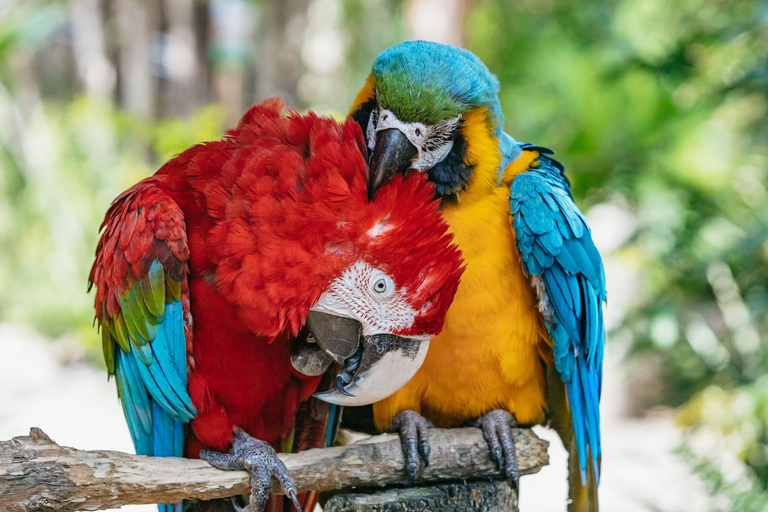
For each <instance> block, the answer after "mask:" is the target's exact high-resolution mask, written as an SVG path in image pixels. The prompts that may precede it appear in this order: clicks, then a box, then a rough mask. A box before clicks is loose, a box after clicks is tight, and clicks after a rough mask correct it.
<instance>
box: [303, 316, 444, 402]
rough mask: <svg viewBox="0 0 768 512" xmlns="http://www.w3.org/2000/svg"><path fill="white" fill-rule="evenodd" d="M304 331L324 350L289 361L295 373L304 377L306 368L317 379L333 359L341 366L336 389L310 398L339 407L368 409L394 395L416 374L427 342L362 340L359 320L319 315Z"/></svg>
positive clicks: (382, 336) (389, 338)
mask: <svg viewBox="0 0 768 512" xmlns="http://www.w3.org/2000/svg"><path fill="white" fill-rule="evenodd" d="M307 326H308V327H309V330H310V331H311V332H312V336H313V337H314V339H315V341H316V342H317V343H316V346H317V347H319V348H320V349H322V350H317V349H314V348H311V349H310V350H311V351H312V352H311V354H310V353H308V352H306V351H305V352H302V353H300V354H299V356H294V358H292V359H291V362H292V363H293V365H294V367H295V368H296V369H297V370H298V371H300V372H302V373H307V372H306V371H304V370H305V369H307V370H309V371H311V372H312V374H315V375H319V374H320V373H323V372H324V371H325V370H326V369H327V368H328V366H329V365H330V363H331V359H332V360H334V361H336V362H338V363H340V364H341V365H342V368H341V371H339V373H338V374H337V375H336V389H332V390H330V391H324V392H319V393H315V395H314V396H316V397H317V398H319V399H321V400H324V401H326V402H330V403H332V404H337V405H368V404H372V403H374V402H378V401H379V400H383V399H384V398H387V397H388V396H390V395H392V394H394V393H395V392H396V391H397V390H399V389H400V388H402V387H403V386H405V384H406V383H407V382H408V381H409V380H411V378H412V377H413V376H414V375H416V372H417V371H418V369H419V368H420V367H421V364H422V363H423V362H424V358H425V357H426V356H427V349H428V348H429V340H424V339H417V338H406V337H402V336H396V335H394V334H374V335H371V336H363V335H362V331H363V326H362V324H361V323H360V322H358V321H357V320H354V319H352V318H345V317H339V316H335V315H329V314H327V313H320V312H318V311H310V312H309V316H308V317H307ZM311 345H312V344H310V346H311ZM299 358H302V362H300V361H298V359H299ZM320 368H322V371H319V370H320ZM318 371H319V373H316V372H318ZM308 374H309V373H308Z"/></svg>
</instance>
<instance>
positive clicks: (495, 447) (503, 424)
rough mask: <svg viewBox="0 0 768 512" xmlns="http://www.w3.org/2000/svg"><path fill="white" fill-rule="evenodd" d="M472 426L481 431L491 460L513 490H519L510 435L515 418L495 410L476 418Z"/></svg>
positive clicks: (513, 445) (515, 423)
mask: <svg viewBox="0 0 768 512" xmlns="http://www.w3.org/2000/svg"><path fill="white" fill-rule="evenodd" d="M473 426H475V427H479V428H481V429H483V437H485V441H486V442H487V443H488V448H489V449H490V450H491V458H492V459H493V461H494V462H495V463H496V466H497V467H498V468H499V469H500V470H503V471H504V472H506V474H507V478H509V480H510V481H511V483H512V485H514V486H515V489H519V488H520V487H519V483H520V473H519V471H518V468H517V454H516V452H515V440H514V436H513V434H512V428H513V427H516V426H517V421H516V420H515V418H514V417H513V416H512V415H511V414H510V413H509V412H507V411H505V410H502V409H496V410H493V411H491V412H489V413H488V414H486V415H485V416H481V417H480V418H478V419H477V420H476V421H475V422H474V424H473Z"/></svg>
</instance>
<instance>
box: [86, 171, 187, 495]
mask: <svg viewBox="0 0 768 512" xmlns="http://www.w3.org/2000/svg"><path fill="white" fill-rule="evenodd" d="M151 180H152V179H151V178H149V179H147V180H145V181H143V182H141V183H139V184H138V185H136V186H135V187H133V188H131V189H129V190H128V191H126V192H125V193H124V194H122V195H121V196H120V197H118V198H117V199H116V200H115V201H114V202H113V203H112V206H111V207H110V208H109V210H108V211H107V215H106V218H105V219H104V223H103V224H102V229H103V233H102V236H101V240H100V241H99V245H98V248H97V249H96V262H95V263H94V265H93V268H92V269H91V275H90V279H89V281H90V284H91V285H93V284H95V285H96V288H97V292H96V318H97V320H98V322H99V326H100V329H101V335H102V342H103V349H104V358H105V361H106V363H107V368H108V370H109V373H110V374H111V375H114V376H115V380H116V381H117V392H118V395H119V397H120V402H121V403H122V406H123V412H124V413H125V418H126V421H127V422H128V428H129V430H130V432H131V437H132V438H133V443H134V445H135V447H136V453H138V454H140V455H150V456H156V457H170V456H174V457H180V456H182V455H183V451H184V424H185V423H187V422H188V421H189V420H190V419H192V417H193V416H194V415H195V414H196V412H195V409H194V408H193V406H192V403H191V401H190V397H189V394H188V393H187V353H188V352H187V350H188V346H191V334H190V328H191V326H190V325H188V322H185V319H188V318H189V317H190V315H189V293H188V289H187V260H188V259H189V248H188V246H187V237H186V229H185V222H184V216H183V214H182V212H181V210H180V209H179V208H178V206H177V205H176V203H175V202H173V200H172V199H171V198H170V197H168V196H167V195H166V194H165V193H164V192H162V191H161V190H159V189H157V188H155V187H154V186H153V185H152V181H151ZM161 510H162V507H161Z"/></svg>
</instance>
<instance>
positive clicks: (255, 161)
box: [90, 100, 462, 512]
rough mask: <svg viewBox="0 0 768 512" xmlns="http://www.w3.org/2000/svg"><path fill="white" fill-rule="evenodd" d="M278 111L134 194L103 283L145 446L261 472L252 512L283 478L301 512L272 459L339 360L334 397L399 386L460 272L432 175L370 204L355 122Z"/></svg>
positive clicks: (200, 149)
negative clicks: (272, 480) (275, 481)
mask: <svg viewBox="0 0 768 512" xmlns="http://www.w3.org/2000/svg"><path fill="white" fill-rule="evenodd" d="M282 109H283V103H282V102H281V101H279V100H268V101H267V102H265V103H264V104H262V105H259V106H254V107H252V108H251V109H250V110H249V111H248V112H247V113H246V114H245V115H244V116H243V118H242V120H241V121H240V123H239V125H238V127H237V128H236V129H234V130H232V131H230V132H228V134H227V135H226V137H224V138H223V139H222V140H219V141H215V142H209V143H205V144H200V145H197V146H194V147H192V148H190V149H188V150H186V151H184V152H183V153H181V154H180V155H179V156H177V157H176V158H174V159H172V160H170V161H169V162H168V163H166V164H165V165H164V166H163V167H162V168H161V169H160V170H159V171H158V172H157V173H156V174H155V175H154V176H151V177H149V178H147V179H145V180H143V181H141V182H139V183H138V184H137V185H135V186H133V187H132V188H130V189H129V190H127V191H126V192H124V193H123V194H121V195H120V196H119V197H118V198H117V199H116V200H115V201H114V202H113V203H112V206H111V207H110V208H109V210H108V211H107V214H106V218H105V220H104V223H103V224H102V228H103V234H102V237H101V240H100V242H99V244H98V248H97V250H96V262H95V263H94V265H93V268H92V270H91V274H90V284H91V285H94V284H95V285H96V288H97V292H96V300H95V306H96V317H97V319H98V322H99V325H100V327H101V333H102V335H103V348H104V355H105V359H106V362H107V367H108V369H109V373H110V374H112V375H115V378H116V382H117V389H118V394H119V396H120V399H121V402H122V406H123V411H124V413H125V417H126V420H127V422H128V426H129V428H130V431H131V435H132V437H133V441H134V444H135V446H136V451H137V453H139V454H142V455H154V456H177V457H178V456H182V455H184V456H186V457H190V458H197V457H202V458H204V459H206V460H208V461H209V462H211V463H212V464H213V465H215V466H217V467H220V468H222V469H237V468H240V469H242V468H244V467H245V466H249V471H250V472H251V475H252V480H251V482H252V492H251V510H253V511H255V512H258V511H260V510H263V509H264V507H265V504H266V500H267V496H268V489H269V481H270V476H274V477H276V478H278V479H279V481H280V482H281V485H282V487H283V490H284V491H285V492H286V494H288V495H289V496H290V497H291V498H292V499H293V501H294V503H295V504H296V506H297V507H298V502H297V497H296V492H295V488H294V486H293V482H292V481H291V479H290V478H289V476H288V474H287V472H286V469H285V466H284V465H283V464H282V463H281V462H280V460H279V459H278V458H277V457H276V454H275V449H280V447H281V445H283V444H285V443H286V442H288V441H289V440H290V439H291V436H292V434H293V432H292V427H293V425H294V420H295V419H296V421H298V418H295V416H296V413H297V410H298V409H299V406H300V404H301V403H302V402H304V401H305V400H307V399H308V398H309V397H310V395H311V394H312V393H313V392H314V391H315V389H316V388H317V386H318V383H319V382H320V379H321V377H322V374H323V372H325V370H326V369H327V368H328V367H329V366H330V365H331V362H332V359H335V360H337V361H338V362H339V363H341V364H342V365H343V366H342V368H341V370H340V371H339V375H338V377H337V379H336V380H337V389H334V390H331V391H328V392H325V393H322V394H321V396H322V398H324V399H325V400H327V401H330V402H342V403H371V402H373V401H375V400H378V399H381V398H383V397H385V396H387V395H388V394H390V393H392V392H394V391H395V390H396V389H398V388H399V387H400V386H402V385H403V384H404V383H405V382H406V381H407V380H408V379H409V378H410V377H411V376H412V375H413V374H414V373H415V371H416V370H417V369H418V366H419V365H420V364H421V362H422V361H423V359H424V355H425V352H426V350H427V347H428V345H429V339H430V338H431V337H432V336H433V335H434V334H437V333H438V332H439V331H440V329H441V327H442V323H443V318H444V315H445V312H446V310H447V308H448V305H449V304H450V302H451V300H452V298H453V295H454V293H455V290H456V287H457V285H458V279H459V276H460V274H461V272H462V268H461V255H460V252H459V251H458V250H457V249H456V247H455V245H451V236H450V235H449V234H448V233H447V226H446V224H445V222H444V221H443V220H442V219H441V217H440V215H439V214H438V213H437V212H436V209H437V204H436V203H435V202H434V201H433V195H432V187H431V186H430V185H428V184H427V183H426V180H425V179H421V178H419V177H417V176H413V177H407V178H405V179H402V180H401V179H396V180H394V181H393V182H392V184H391V185H387V186H385V187H383V188H382V189H381V190H380V191H379V194H378V196H377V198H376V200H375V201H372V202H369V201H368V197H367V189H366V178H367V167H366V164H365V159H364V152H365V144H364V140H363V136H362V134H361V132H360V129H359V127H358V126H357V125H356V124H355V123H354V122H352V121H349V122H347V123H345V124H343V125H338V124H337V123H336V122H334V121H333V120H331V119H326V118H320V117H318V116H316V115H314V114H311V113H310V114H308V115H306V116H300V115H298V114H296V113H291V114H289V115H288V116H283V115H281V112H282ZM403 206H405V208H403ZM305 323H306V325H305ZM312 341H316V344H315V343H311V342H312ZM318 346H319V347H320V348H322V349H324V350H319V349H318V348H317V347H318ZM326 354H327V355H326ZM298 370H301V371H298ZM349 395H355V397H354V398H350V396H349ZM331 428H332V425H331ZM233 432H234V435H233ZM298 434H301V433H298ZM230 448H231V450H230V453H229V454H225V453H219V452H222V451H225V450H227V449H230ZM169 507H170V506H169ZM162 509H163V506H161V510H162Z"/></svg>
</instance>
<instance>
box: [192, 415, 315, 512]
mask: <svg viewBox="0 0 768 512" xmlns="http://www.w3.org/2000/svg"><path fill="white" fill-rule="evenodd" d="M200 458H201V459H203V460H205V461H207V462H208V463H209V464H210V465H211V466H213V467H215V468H219V469H224V470H229V471H232V470H238V469H244V470H246V471H248V473H249V474H250V475H251V502H250V504H249V506H248V509H249V510H250V511H252V512H259V511H261V510H264V507H265V506H266V504H267V499H268V498H269V485H270V483H271V480H272V477H275V479H277V481H278V482H280V487H281V488H282V489H283V492H284V493H285V494H286V496H288V497H289V498H291V500H292V501H293V504H294V505H295V506H296V510H298V511H299V512H301V506H300V505H299V498H298V495H297V494H296V486H295V485H294V484H293V479H291V477H290V476H288V469H287V468H286V467H285V464H283V461H281V460H280V459H279V458H278V457H277V453H276V452H275V449H274V448H272V447H271V446H269V445H268V444H267V443H265V442H264V441H260V440H258V439H256V438H253V437H251V436H249V435H248V434H246V433H245V432H243V431H242V430H239V429H237V430H235V431H234V434H233V441H232V448H231V449H230V450H229V453H220V452H215V451H212V450H201V451H200Z"/></svg>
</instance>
